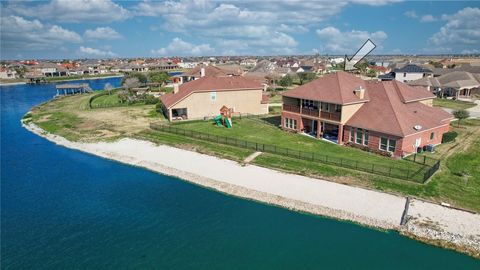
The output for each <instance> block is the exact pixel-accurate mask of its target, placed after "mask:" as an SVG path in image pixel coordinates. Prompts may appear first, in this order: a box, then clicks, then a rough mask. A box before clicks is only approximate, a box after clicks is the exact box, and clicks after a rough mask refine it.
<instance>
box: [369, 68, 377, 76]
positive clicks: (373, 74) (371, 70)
mask: <svg viewBox="0 0 480 270" xmlns="http://www.w3.org/2000/svg"><path fill="white" fill-rule="evenodd" d="M367 76H368V77H372V78H373V77H376V76H377V72H376V71H375V70H374V69H370V70H368V72H367Z"/></svg>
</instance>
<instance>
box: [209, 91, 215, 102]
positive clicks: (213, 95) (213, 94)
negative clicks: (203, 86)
mask: <svg viewBox="0 0 480 270" xmlns="http://www.w3.org/2000/svg"><path fill="white" fill-rule="evenodd" d="M210 99H211V100H212V101H215V100H216V99H217V92H211V93H210Z"/></svg>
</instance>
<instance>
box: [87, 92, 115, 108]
mask: <svg viewBox="0 0 480 270" xmlns="http://www.w3.org/2000/svg"><path fill="white" fill-rule="evenodd" d="M119 104H120V99H119V98H118V94H117V93H112V94H111V95H103V96H99V97H97V98H95V99H94V100H93V101H92V107H112V106H116V105H119Z"/></svg>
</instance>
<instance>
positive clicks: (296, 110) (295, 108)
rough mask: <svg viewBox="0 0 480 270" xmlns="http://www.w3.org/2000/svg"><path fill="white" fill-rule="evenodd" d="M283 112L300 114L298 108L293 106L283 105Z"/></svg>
mask: <svg viewBox="0 0 480 270" xmlns="http://www.w3.org/2000/svg"><path fill="white" fill-rule="evenodd" d="M283 110H284V111H287V112H295V113H300V107H299V106H295V105H288V104H283Z"/></svg>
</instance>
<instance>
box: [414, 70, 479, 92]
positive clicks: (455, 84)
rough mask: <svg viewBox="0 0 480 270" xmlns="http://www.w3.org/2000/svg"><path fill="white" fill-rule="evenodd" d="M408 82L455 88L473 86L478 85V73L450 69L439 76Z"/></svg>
mask: <svg viewBox="0 0 480 270" xmlns="http://www.w3.org/2000/svg"><path fill="white" fill-rule="evenodd" d="M408 84H410V85H421V86H434V87H445V88H455V89H464V88H475V87H480V75H478V74H473V73H470V72H466V71H452V72H449V73H446V74H444V75H442V76H439V77H434V78H421V79H418V80H415V81H411V82H409V83H408Z"/></svg>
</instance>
